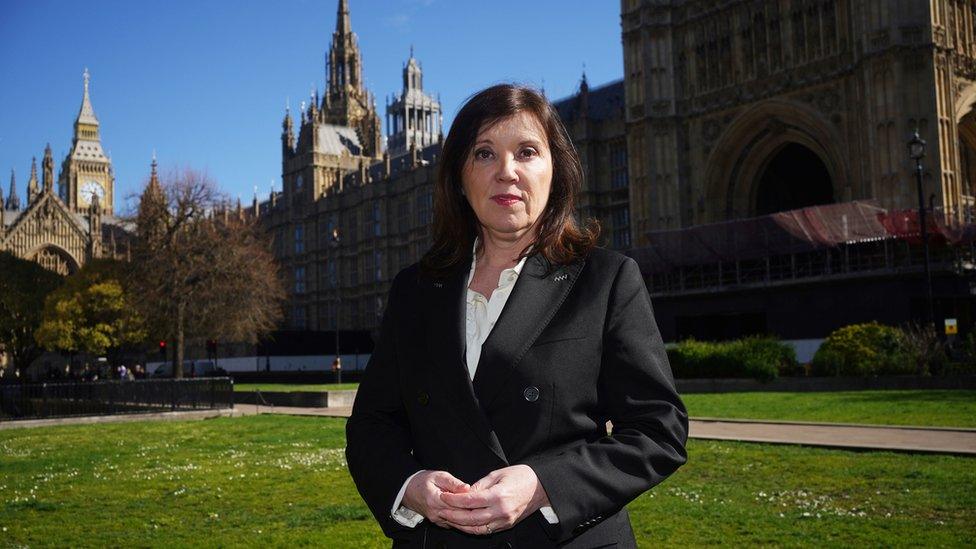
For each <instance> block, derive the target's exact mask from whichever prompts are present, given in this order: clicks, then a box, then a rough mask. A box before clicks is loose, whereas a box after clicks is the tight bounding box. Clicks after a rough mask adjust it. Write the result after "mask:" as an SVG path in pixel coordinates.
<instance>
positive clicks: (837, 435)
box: [0, 404, 976, 456]
mask: <svg viewBox="0 0 976 549" xmlns="http://www.w3.org/2000/svg"><path fill="white" fill-rule="evenodd" d="M351 411H352V408H351V407H342V408H297V407H290V406H256V405H253V404H237V405H236V406H235V407H234V409H233V410H199V411H189V412H159V413H151V414H127V415H117V416H92V417H69V418H56V419H37V420H26V421H3V422H0V429H10V428H19V427H40V426H44V425H67V424H78V423H114V422H122V421H146V420H186V419H205V418H210V417H221V416H225V417H226V416H232V417H237V416H244V415H254V414H289V415H304V416H328V417H349V413H350V412H351ZM690 431H691V432H690V436H691V438H699V439H712V440H737V441H742V442H766V443H772V444H802V445H806V446H822V447H828V448H844V449H858V450H889V451H898V452H925V453H938V454H958V455H967V456H976V429H946V428H926V427H894V426H891V427H889V426H878V425H850V424H838V423H812V422H802V421H749V420H735V419H712V418H697V419H692V420H691V422H690Z"/></svg>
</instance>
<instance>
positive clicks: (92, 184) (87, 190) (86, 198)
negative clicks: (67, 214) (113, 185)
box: [78, 180, 105, 205]
mask: <svg viewBox="0 0 976 549" xmlns="http://www.w3.org/2000/svg"><path fill="white" fill-rule="evenodd" d="M92 195H95V196H97V197H98V202H99V203H100V204H102V205H104V204H105V189H104V188H102V186H101V184H99V183H98V181H95V180H91V181H87V182H85V184H84V185H82V186H81V196H79V197H78V199H79V202H81V203H82V204H83V205H88V204H91V201H92Z"/></svg>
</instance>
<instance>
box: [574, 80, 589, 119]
mask: <svg viewBox="0 0 976 549" xmlns="http://www.w3.org/2000/svg"><path fill="white" fill-rule="evenodd" d="M589 110H590V84H589V83H588V82H587V81H586V69H585V68H584V69H583V79H582V80H580V87H579V113H577V114H578V115H579V116H580V117H581V118H586V117H587V115H588V114H589Z"/></svg>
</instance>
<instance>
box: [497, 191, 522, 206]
mask: <svg viewBox="0 0 976 549" xmlns="http://www.w3.org/2000/svg"><path fill="white" fill-rule="evenodd" d="M491 199H492V200H494V201H495V203H496V204H498V205H500V206H511V205H512V204H515V203H516V202H521V201H522V198H521V197H518V196H515V195H514V194H496V195H495V196H493V197H491Z"/></svg>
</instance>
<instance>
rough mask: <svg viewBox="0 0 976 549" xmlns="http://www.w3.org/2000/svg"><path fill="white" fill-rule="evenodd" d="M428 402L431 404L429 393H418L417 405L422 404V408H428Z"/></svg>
mask: <svg viewBox="0 0 976 549" xmlns="http://www.w3.org/2000/svg"><path fill="white" fill-rule="evenodd" d="M428 402H430V396H429V395H428V394H427V393H425V392H423V391H420V392H418V393H417V404H420V405H421V406H427V403H428Z"/></svg>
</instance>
